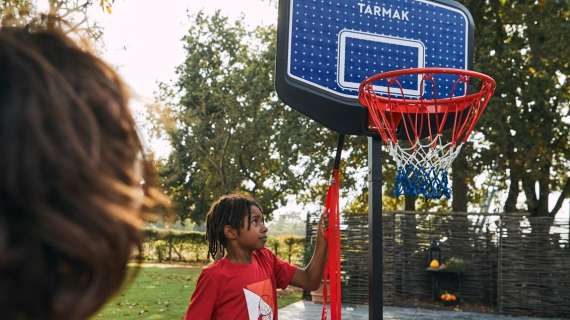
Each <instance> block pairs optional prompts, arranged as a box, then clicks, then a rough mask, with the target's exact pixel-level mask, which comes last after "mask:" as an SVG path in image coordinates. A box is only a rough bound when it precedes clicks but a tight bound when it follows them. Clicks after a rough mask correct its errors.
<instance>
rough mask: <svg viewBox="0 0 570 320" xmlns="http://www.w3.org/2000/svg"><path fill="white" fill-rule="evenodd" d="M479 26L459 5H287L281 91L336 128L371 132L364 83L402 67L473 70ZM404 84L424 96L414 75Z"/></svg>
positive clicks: (329, 1) (362, 1)
mask: <svg viewBox="0 0 570 320" xmlns="http://www.w3.org/2000/svg"><path fill="white" fill-rule="evenodd" d="M473 28H474V27H473V19H472V17H471V15H470V14H469V12H468V11H467V9H466V8H465V7H464V6H462V5H461V4H459V3H457V2H455V1H444V0H440V1H426V0H384V1H381V0H281V1H280V3H279V24H278V46H277V51H278V52H277V67H276V88H277V92H278V94H279V97H280V98H281V99H282V100H283V101H285V103H287V104H289V105H290V106H292V107H293V108H295V109H297V110H298V111H300V112H302V113H304V114H305V115H307V116H309V117H311V118H312V119H314V120H316V121H318V122H320V123H322V124H323V125H325V126H327V127H329V128H330V129H333V130H336V131H339V132H341V133H346V134H366V133H367V131H368V121H367V114H366V110H365V109H364V108H363V107H361V106H360V105H359V104H358V102H357V98H358V87H359V85H360V83H361V82H362V80H364V79H365V78H367V77H369V76H372V75H374V74H377V73H380V72H385V71H391V70H397V69H407V68H418V67H448V68H457V69H468V68H469V67H470V64H471V59H472V58H471V55H472V53H471V52H472V47H473V42H474V39H473ZM403 86H404V90H405V94H406V95H411V96H413V95H419V93H420V91H421V90H420V89H421V88H420V87H419V86H420V82H419V81H418V79H417V78H414V77H410V78H408V79H406V80H405V82H404V83H403ZM375 90H377V91H378V92H384V91H386V88H385V87H384V86H383V85H382V84H381V83H380V84H378V86H375Z"/></svg>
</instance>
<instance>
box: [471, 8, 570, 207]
mask: <svg viewBox="0 0 570 320" xmlns="http://www.w3.org/2000/svg"><path fill="white" fill-rule="evenodd" d="M463 3H464V4H465V5H466V6H467V7H468V8H469V10H470V11H471V13H472V14H473V17H474V20H475V24H476V26H477V29H476V39H477V48H476V52H475V69H476V70H478V71H481V72H484V73H487V74H489V75H491V76H492V77H494V78H495V80H496V81H497V90H496V92H495V95H494V97H493V98H492V99H491V102H490V104H489V106H488V107H487V111H486V112H485V113H484V115H483V117H482V118H481V119H480V121H479V124H478V126H477V128H478V130H479V132H481V133H482V134H483V135H482V138H483V140H484V141H485V142H484V143H481V144H480V145H479V146H478V147H479V150H476V152H473V153H469V164H470V166H471V168H472V169H473V170H476V172H481V171H486V172H487V173H488V177H489V180H491V181H489V182H488V183H489V184H492V185H497V186H498V187H500V188H502V189H506V188H507V183H506V182H507V181H508V182H509V184H508V185H509V188H508V190H509V194H508V198H507V201H506V203H505V210H506V211H514V210H517V208H516V207H515V205H516V199H517V198H518V195H519V193H520V192H521V191H522V192H524V194H525V196H526V198H527V199H526V204H527V205H526V206H527V208H526V210H528V211H529V212H531V214H533V215H538V216H545V215H554V214H556V211H557V210H558V208H559V207H555V210H553V211H551V212H549V211H548V207H549V205H548V196H549V194H550V193H551V192H554V191H562V193H563V194H562V196H561V199H563V197H566V196H568V195H569V194H570V181H569V177H568V171H569V170H570V163H569V159H570V157H569V156H570V140H569V139H570V130H569V129H570V111H569V104H570V79H569V78H568V77H569V76H570V60H569V59H568V57H569V56H570V46H569V45H568V44H569V43H570V2H568V1H540V2H536V1H501V2H497V1H485V2H481V1H463ZM521 186H522V190H521V188H520V187H521ZM535 186H538V189H539V192H538V194H536V193H535Z"/></svg>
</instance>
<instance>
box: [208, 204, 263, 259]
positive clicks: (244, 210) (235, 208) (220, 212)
mask: <svg viewBox="0 0 570 320" xmlns="http://www.w3.org/2000/svg"><path fill="white" fill-rule="evenodd" d="M252 206H255V207H257V208H258V209H259V210H260V211H263V210H261V206H260V205H259V204H258V203H257V201H255V199H254V198H252V197H250V196H248V195H245V194H229V195H225V196H222V197H220V198H219V199H218V200H216V201H215V202H214V203H213V204H212V207H211V208H210V210H209V211H208V213H207V214H206V239H207V240H208V254H209V255H210V257H212V258H214V259H216V258H219V257H220V256H223V255H224V253H225V249H226V245H227V239H226V236H225V235H224V226H227V225H229V226H231V227H232V228H234V229H238V230H239V229H240V228H242V227H243V226H244V223H243V222H244V219H243V218H244V217H245V216H246V215H247V217H248V221H250V220H251V207H252ZM248 228H249V225H248Z"/></svg>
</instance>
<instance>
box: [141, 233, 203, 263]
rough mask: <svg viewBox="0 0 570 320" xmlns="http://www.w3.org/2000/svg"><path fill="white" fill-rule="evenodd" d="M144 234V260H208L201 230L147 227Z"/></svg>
mask: <svg viewBox="0 0 570 320" xmlns="http://www.w3.org/2000/svg"><path fill="white" fill-rule="evenodd" d="M144 235H145V240H144V243H143V259H144V260H150V261H185V262H204V261H208V243H207V242H206V236H205V234H204V233H203V232H196V231H179V230H170V229H157V228H148V229H145V230H144Z"/></svg>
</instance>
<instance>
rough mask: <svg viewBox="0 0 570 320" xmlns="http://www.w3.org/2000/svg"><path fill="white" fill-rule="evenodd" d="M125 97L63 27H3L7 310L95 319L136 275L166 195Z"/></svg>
mask: <svg viewBox="0 0 570 320" xmlns="http://www.w3.org/2000/svg"><path fill="white" fill-rule="evenodd" d="M128 100H129V94H128V91H127V88H126V86H125V85H124V84H123V82H122V81H121V80H120V78H119V76H118V75H117V74H116V73H115V72H114V71H113V70H112V69H111V68H110V67H109V66H108V65H107V64H106V63H104V62H103V61H102V60H100V59H99V58H97V57H96V56H95V55H94V54H92V53H90V52H89V51H88V50H86V49H84V48H83V47H82V46H80V45H79V44H78V43H76V42H74V41H73V40H71V39H70V38H69V37H68V36H66V35H64V34H63V32H61V31H58V30H55V29H51V28H48V27H42V24H40V23H37V24H34V25H30V26H27V27H12V28H8V27H6V28H2V29H0V154H1V156H0V177H1V178H0V310H2V311H1V312H2V318H5V319H86V318H88V317H89V316H91V315H93V314H94V313H95V312H96V311H97V310H98V309H99V308H100V307H101V306H102V305H103V304H104V303H105V301H106V300H107V299H108V298H109V297H110V296H111V295H113V294H114V293H116V292H117V291H118V290H119V289H120V287H121V285H122V283H123V281H124V280H125V279H126V277H127V275H129V274H130V273H129V272H128V267H127V263H128V261H129V259H130V258H132V257H133V252H134V251H136V250H140V246H141V241H142V233H141V231H140V227H141V226H142V223H143V219H144V217H145V216H146V213H147V212H149V210H150V207H149V205H150V204H151V203H157V202H162V201H163V199H160V193H158V192H157V191H156V190H155V189H154V188H153V183H155V182H154V180H153V179H152V177H153V176H152V172H151V171H152V170H151V169H152V166H151V165H149V163H148V162H146V161H145V159H144V157H143V156H142V155H143V148H142V144H141V142H140V139H139V137H138V134H137V130H136V125H135V122H134V120H133V118H132V116H131V113H130V110H129V107H128ZM153 190H154V191H153Z"/></svg>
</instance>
